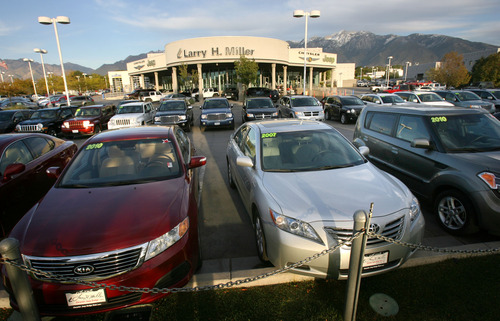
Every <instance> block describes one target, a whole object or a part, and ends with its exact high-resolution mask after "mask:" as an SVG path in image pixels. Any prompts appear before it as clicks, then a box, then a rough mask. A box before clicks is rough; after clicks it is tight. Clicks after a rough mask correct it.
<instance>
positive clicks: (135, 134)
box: [85, 125, 174, 145]
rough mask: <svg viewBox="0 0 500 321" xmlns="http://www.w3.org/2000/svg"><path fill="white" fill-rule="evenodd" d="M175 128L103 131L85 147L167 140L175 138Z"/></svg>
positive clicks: (146, 127)
mask: <svg viewBox="0 0 500 321" xmlns="http://www.w3.org/2000/svg"><path fill="white" fill-rule="evenodd" d="M173 128H174V126H173V125H171V126H137V127H130V128H120V129H112V130H106V131H103V132H101V133H99V134H97V135H94V136H92V137H91V138H89V139H88V140H87V141H86V142H85V145H87V144H95V143H100V142H109V141H121V140H135V139H141V138H151V139H153V138H162V139H167V138H169V137H172V136H173Z"/></svg>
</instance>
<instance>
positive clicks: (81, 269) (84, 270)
mask: <svg viewBox="0 0 500 321" xmlns="http://www.w3.org/2000/svg"><path fill="white" fill-rule="evenodd" d="M73 272H75V274H78V275H89V274H91V273H92V272H94V267H93V266H92V265H88V264H84V265H78V266H77V267H75V268H74V269H73Z"/></svg>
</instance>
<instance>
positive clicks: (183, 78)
mask: <svg viewBox="0 0 500 321" xmlns="http://www.w3.org/2000/svg"><path fill="white" fill-rule="evenodd" d="M189 78H190V74H189V72H188V66H187V65H186V64H182V65H181V66H180V67H179V87H180V88H183V87H184V86H185V85H186V84H187V83H188V82H189Z"/></svg>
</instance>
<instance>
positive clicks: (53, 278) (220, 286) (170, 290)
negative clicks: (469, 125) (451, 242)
mask: <svg viewBox="0 0 500 321" xmlns="http://www.w3.org/2000/svg"><path fill="white" fill-rule="evenodd" d="M365 232H366V234H367V236H369V237H372V238H378V239H380V240H383V241H386V242H389V243H394V244H397V245H400V246H404V247H409V248H412V249H418V250H423V251H432V252H439V253H461V254H477V253H497V252H498V253H500V248H493V249H484V250H483V249H479V250H453V249H445V248H435V247H431V246H425V245H422V244H411V243H407V242H402V241H399V240H395V239H392V238H389V237H386V236H383V235H378V234H375V233H373V232H370V231H366V230H364V229H363V230H361V231H359V232H358V233H356V234H355V235H353V236H352V237H350V238H348V239H346V240H344V241H341V242H339V243H338V244H337V245H335V246H332V247H330V248H328V249H325V250H323V251H321V252H319V253H316V254H314V255H312V256H310V257H307V258H305V259H303V260H301V261H298V262H296V263H294V264H290V265H287V266H285V267H283V268H281V269H277V270H273V271H271V272H267V273H264V274H259V275H257V276H254V277H248V278H244V279H239V280H236V281H229V282H226V283H219V284H215V285H205V286H196V287H193V288H161V289H159V288H152V289H149V288H138V287H127V286H118V285H107V284H105V283H98V282H92V281H84V280H78V279H75V278H71V277H63V276H59V275H56V274H53V273H50V272H45V271H41V270H38V269H34V268H31V267H28V266H26V265H24V264H20V263H18V262H16V261H13V260H8V259H5V258H2V259H0V264H10V265H12V266H15V267H17V268H19V269H21V270H23V271H25V272H28V273H31V274H36V275H39V276H43V277H45V278H48V279H51V281H59V282H72V283H76V284H79V285H85V286H89V287H91V288H103V289H109V290H113V291H116V290H117V291H123V292H140V293H152V294H158V293H178V292H199V291H207V290H215V289H224V288H231V287H233V286H236V285H241V284H246V283H250V282H254V281H257V280H261V279H265V278H268V277H271V276H274V275H277V274H280V273H283V272H286V271H288V270H291V269H293V268H296V267H299V266H301V265H304V264H306V263H309V262H311V261H313V260H315V259H318V258H320V257H322V256H324V255H326V254H330V253H333V252H335V251H336V250H337V249H338V248H340V247H341V246H343V245H344V244H350V243H352V241H353V240H354V239H356V238H358V237H360V236H361V235H363V234H364V233H365Z"/></svg>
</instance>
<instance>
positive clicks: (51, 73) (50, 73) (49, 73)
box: [47, 71, 55, 95]
mask: <svg viewBox="0 0 500 321" xmlns="http://www.w3.org/2000/svg"><path fill="white" fill-rule="evenodd" d="M53 74H54V72H52V71H47V75H49V77H50V83H51V85H52V95H55V92H54V80H53V79H52V75H53Z"/></svg>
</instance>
